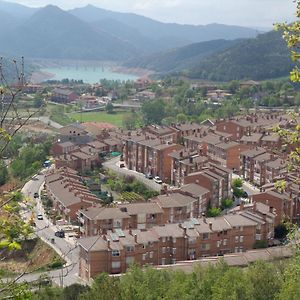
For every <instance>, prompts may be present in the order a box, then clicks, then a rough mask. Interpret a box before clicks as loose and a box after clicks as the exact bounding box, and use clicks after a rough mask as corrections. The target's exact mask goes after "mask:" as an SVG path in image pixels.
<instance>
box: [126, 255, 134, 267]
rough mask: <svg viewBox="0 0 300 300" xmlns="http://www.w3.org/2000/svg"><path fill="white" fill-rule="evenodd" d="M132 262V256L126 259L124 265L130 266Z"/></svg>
mask: <svg viewBox="0 0 300 300" xmlns="http://www.w3.org/2000/svg"><path fill="white" fill-rule="evenodd" d="M133 262H134V257H133V256H128V257H126V264H127V265H130V264H132V263H133Z"/></svg>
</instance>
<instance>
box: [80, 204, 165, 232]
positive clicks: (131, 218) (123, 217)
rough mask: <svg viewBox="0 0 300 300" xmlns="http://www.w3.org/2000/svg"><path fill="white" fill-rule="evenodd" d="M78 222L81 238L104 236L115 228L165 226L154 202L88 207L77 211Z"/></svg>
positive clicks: (160, 212) (158, 208)
mask: <svg viewBox="0 0 300 300" xmlns="http://www.w3.org/2000/svg"><path fill="white" fill-rule="evenodd" d="M78 221H79V224H80V231H81V234H82V235H83V236H92V235H98V234H104V233H106V232H107V231H108V230H113V229H116V228H120V229H129V228H131V229H148V228H151V227H153V226H155V225H161V224H165V221H164V211H163V209H162V208H161V207H160V206H159V205H158V204H157V203H155V202H153V203H152V202H141V203H126V204H119V205H117V206H116V207H103V206H101V205H98V206H96V207H95V206H93V207H88V208H85V209H80V210H79V211H78Z"/></svg>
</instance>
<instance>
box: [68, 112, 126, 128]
mask: <svg viewBox="0 0 300 300" xmlns="http://www.w3.org/2000/svg"><path fill="white" fill-rule="evenodd" d="M128 115H130V113H129V112H125V111H114V113H113V114H108V113H107V112H102V111H101V112H100V111H99V112H88V113H74V114H70V117H71V118H72V119H73V120H74V121H80V122H81V121H82V122H105V123H111V124H113V125H116V126H118V127H122V126H123V120H124V118H126V117H127V116H128Z"/></svg>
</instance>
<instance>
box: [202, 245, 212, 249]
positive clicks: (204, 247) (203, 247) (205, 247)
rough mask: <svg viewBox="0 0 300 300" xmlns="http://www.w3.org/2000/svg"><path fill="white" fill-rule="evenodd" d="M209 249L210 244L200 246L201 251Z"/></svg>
mask: <svg viewBox="0 0 300 300" xmlns="http://www.w3.org/2000/svg"><path fill="white" fill-rule="evenodd" d="M209 249H210V244H202V245H201V250H209Z"/></svg>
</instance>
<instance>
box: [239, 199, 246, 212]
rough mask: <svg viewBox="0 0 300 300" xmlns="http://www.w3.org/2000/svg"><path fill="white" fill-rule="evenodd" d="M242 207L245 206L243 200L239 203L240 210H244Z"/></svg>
mask: <svg viewBox="0 0 300 300" xmlns="http://www.w3.org/2000/svg"><path fill="white" fill-rule="evenodd" d="M244 208H245V204H244V201H242V202H241V204H240V211H242V210H244Z"/></svg>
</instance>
